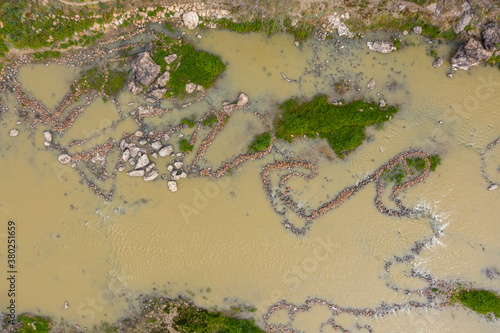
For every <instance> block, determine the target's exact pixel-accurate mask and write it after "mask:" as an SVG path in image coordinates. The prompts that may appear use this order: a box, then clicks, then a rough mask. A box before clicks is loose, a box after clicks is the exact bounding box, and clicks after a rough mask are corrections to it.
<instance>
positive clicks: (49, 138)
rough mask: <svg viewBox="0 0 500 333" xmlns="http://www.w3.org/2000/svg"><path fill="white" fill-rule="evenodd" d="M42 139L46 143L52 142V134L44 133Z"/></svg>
mask: <svg viewBox="0 0 500 333" xmlns="http://www.w3.org/2000/svg"><path fill="white" fill-rule="evenodd" d="M43 138H44V139H45V141H47V142H52V133H50V132H49V131H44V132H43Z"/></svg>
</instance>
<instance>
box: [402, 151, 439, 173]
mask: <svg viewBox="0 0 500 333" xmlns="http://www.w3.org/2000/svg"><path fill="white" fill-rule="evenodd" d="M429 162H430V163H431V166H430V170H431V171H436V168H437V167H438V165H440V164H441V157H440V156H439V155H431V156H429ZM406 163H407V164H408V168H410V170H411V169H412V168H415V169H416V170H417V171H422V170H424V169H425V160H424V159H423V158H421V157H417V158H407V159H406Z"/></svg>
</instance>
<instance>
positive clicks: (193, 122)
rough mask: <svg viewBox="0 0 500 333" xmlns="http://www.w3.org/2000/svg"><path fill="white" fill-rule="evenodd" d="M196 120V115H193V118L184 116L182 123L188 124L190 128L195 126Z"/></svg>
mask: <svg viewBox="0 0 500 333" xmlns="http://www.w3.org/2000/svg"><path fill="white" fill-rule="evenodd" d="M195 121H196V119H195V118H194V117H192V118H191V119H188V118H184V119H182V121H181V124H182V125H188V127H189V128H193V127H194V125H196V122H195Z"/></svg>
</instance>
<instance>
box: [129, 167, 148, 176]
mask: <svg viewBox="0 0 500 333" xmlns="http://www.w3.org/2000/svg"><path fill="white" fill-rule="evenodd" d="M127 175H129V176H130V177H143V176H144V170H143V169H140V170H132V171H129V172H127Z"/></svg>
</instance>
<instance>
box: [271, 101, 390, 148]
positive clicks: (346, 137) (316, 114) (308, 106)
mask: <svg viewBox="0 0 500 333" xmlns="http://www.w3.org/2000/svg"><path fill="white" fill-rule="evenodd" d="M280 110H281V111H282V112H281V114H279V115H277V117H276V119H275V123H274V125H275V129H276V138H278V139H283V140H286V141H289V142H291V140H292V138H293V137H295V136H302V135H306V136H308V137H312V138H315V137H316V136H317V135H319V136H320V137H321V138H324V139H327V141H328V144H329V145H330V147H331V148H332V149H333V151H334V152H335V153H336V154H337V155H338V156H339V157H343V156H344V155H345V154H347V153H349V152H350V151H352V150H354V149H355V148H357V147H358V146H360V145H361V144H362V143H363V141H364V140H365V139H366V134H365V128H366V126H369V125H374V124H378V123H382V122H385V121H388V120H389V119H390V116H392V115H393V114H395V113H396V112H397V111H398V108H397V107H395V106H390V107H386V108H381V107H380V106H379V105H378V104H377V103H375V102H366V101H364V100H358V101H353V102H351V103H348V104H342V105H334V104H330V103H328V96H326V95H318V96H316V97H314V98H313V99H312V100H311V101H308V102H301V101H300V100H299V99H298V98H291V99H289V100H287V101H285V102H283V103H282V104H281V105H280Z"/></svg>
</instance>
